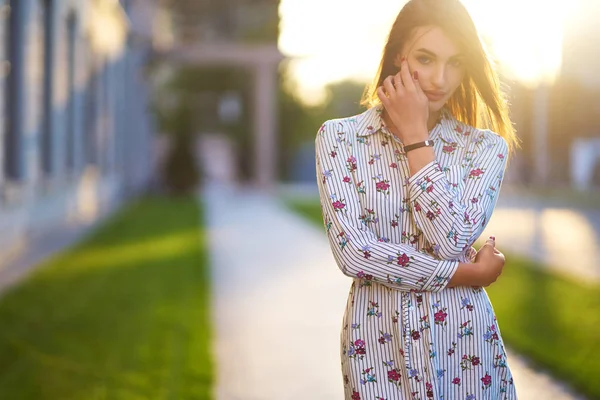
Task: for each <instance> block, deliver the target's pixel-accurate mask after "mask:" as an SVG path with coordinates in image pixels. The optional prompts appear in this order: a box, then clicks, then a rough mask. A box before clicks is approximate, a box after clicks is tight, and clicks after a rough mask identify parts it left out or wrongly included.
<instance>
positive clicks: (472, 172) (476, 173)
mask: <svg viewBox="0 0 600 400" xmlns="http://www.w3.org/2000/svg"><path fill="white" fill-rule="evenodd" d="M481 174H483V171H482V170H481V168H477V169H473V170H471V173H470V174H469V176H474V177H477V176H479V175H481Z"/></svg>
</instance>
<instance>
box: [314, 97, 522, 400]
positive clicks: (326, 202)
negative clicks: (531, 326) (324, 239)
mask: <svg viewBox="0 0 600 400" xmlns="http://www.w3.org/2000/svg"><path fill="white" fill-rule="evenodd" d="M381 111H382V106H381V105H379V106H375V107H372V108H370V109H368V110H366V111H365V112H363V113H361V114H359V115H355V116H352V117H348V118H340V119H333V120H329V121H327V122H325V123H324V124H323V125H322V126H321V128H320V129H319V132H318V133H317V135H316V139H315V144H316V166H317V180H318V187H319V193H320V200H321V206H322V211H323V219H324V225H325V229H326V231H327V236H328V238H329V243H330V246H331V250H332V252H333V255H334V258H335V260H336V262H337V264H338V267H339V268H340V270H341V271H342V272H343V273H344V274H345V275H347V276H349V277H351V278H353V281H352V285H351V287H350V293H349V296H348V302H347V306H346V310H345V314H344V318H343V323H342V331H341V346H340V352H341V367H342V378H343V384H344V389H345V398H346V399H352V400H382V399H386V400H393V399H421V400H426V399H445V400H475V399H476V400H483V399H493V400H499V399H511V400H512V399H516V398H517V396H516V393H515V388H514V385H513V379H512V375H511V372H510V369H509V366H508V363H507V359H506V352H505V349H504V343H503V341H502V337H501V335H500V329H499V327H498V321H497V320H496V315H495V313H494V310H493V308H492V305H491V303H490V300H489V298H488V295H487V293H486V291H485V290H484V288H481V287H470V286H469V287H454V288H449V287H446V286H447V284H448V281H449V279H450V278H451V276H452V275H453V273H454V272H455V271H456V268H457V267H458V263H459V262H465V261H469V260H471V259H472V256H473V255H474V249H472V248H471V245H472V244H473V243H474V242H475V240H476V239H477V238H478V237H479V235H480V234H481V233H482V231H483V230H484V228H485V226H486V224H487V222H488V221H489V218H490V216H491V214H492V211H493V209H494V207H495V204H496V199H497V197H498V193H499V190H500V185H501V183H502V178H503V174H504V170H505V167H506V157H507V153H508V149H507V144H506V141H505V140H504V139H503V138H502V137H500V136H499V135H497V134H496V133H494V132H492V131H490V130H480V129H476V128H473V127H470V126H467V125H465V124H463V123H460V122H458V121H456V120H455V119H454V118H453V117H452V116H451V115H450V114H449V112H448V111H446V110H443V112H442V118H441V119H440V120H439V121H438V123H437V125H436V126H435V127H434V128H433V129H432V130H431V131H430V133H429V134H430V138H431V139H433V140H434V151H435V154H436V160H435V161H432V162H431V163H429V164H427V165H426V166H424V167H423V168H422V169H421V170H420V171H418V172H417V173H416V174H415V175H414V176H412V177H411V176H410V172H409V166H408V161H407V158H406V155H405V154H404V153H403V151H402V146H401V142H400V141H399V140H398V139H397V138H396V137H395V136H394V135H393V134H392V133H391V132H390V131H389V130H388V129H387V127H386V126H385V124H384V122H383V119H382V118H381Z"/></svg>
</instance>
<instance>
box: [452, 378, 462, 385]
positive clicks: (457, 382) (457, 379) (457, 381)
mask: <svg viewBox="0 0 600 400" xmlns="http://www.w3.org/2000/svg"><path fill="white" fill-rule="evenodd" d="M452 383H454V384H455V385H460V378H459V377H456V378H454V379H452Z"/></svg>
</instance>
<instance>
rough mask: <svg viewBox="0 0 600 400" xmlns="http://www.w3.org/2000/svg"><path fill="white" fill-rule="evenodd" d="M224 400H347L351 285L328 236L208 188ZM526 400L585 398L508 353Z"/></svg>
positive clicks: (270, 205) (277, 211) (252, 199)
mask: <svg viewBox="0 0 600 400" xmlns="http://www.w3.org/2000/svg"><path fill="white" fill-rule="evenodd" d="M203 193H204V196H203V199H202V200H203V202H204V204H205V207H206V209H205V212H206V215H207V222H208V228H209V232H210V246H211V263H212V264H211V265H212V271H213V293H214V297H213V299H214V300H213V306H214V311H213V313H214V316H215V327H214V328H215V336H214V337H215V342H216V345H215V358H216V361H217V371H216V373H217V387H216V395H217V396H216V399H217V400H242V399H243V400H275V399H277V400H295V399H307V398H310V399H315V400H320V399H332V400H337V399H343V390H342V378H341V373H340V367H339V359H340V355H339V350H338V349H339V332H340V328H341V323H342V321H341V319H342V313H343V310H344V306H345V302H346V297H347V295H348V289H349V287H350V279H349V278H347V277H345V276H344V275H342V273H341V272H340V271H339V270H338V268H337V266H336V265H335V261H334V260H333V257H332V255H331V253H330V249H329V244H328V243H327V240H326V238H325V235H324V231H323V230H322V229H319V227H317V226H315V225H314V224H312V223H310V222H309V221H306V220H304V219H303V218H301V217H299V216H297V215H296V214H294V213H292V212H290V211H289V210H287V209H286V208H285V206H283V205H282V204H281V203H280V202H279V201H277V199H275V198H273V197H271V196H268V195H266V194H261V193H259V192H255V191H251V190H243V189H234V188H231V187H226V186H215V185H212V186H206V187H205V188H204V191H203ZM509 362H510V364H511V369H512V371H513V374H514V379H515V384H516V386H517V389H518V392H519V399H520V400H540V399H553V400H568V399H569V400H570V399H581V397H575V396H574V395H572V394H569V393H568V392H567V390H566V389H565V388H564V386H563V385H560V384H559V383H557V382H556V381H555V380H553V379H552V378H550V377H549V376H547V375H545V374H543V373H540V372H536V371H534V370H532V369H530V368H529V367H528V366H527V363H526V361H525V360H524V359H522V358H521V357H518V356H516V355H514V354H513V353H512V352H509Z"/></svg>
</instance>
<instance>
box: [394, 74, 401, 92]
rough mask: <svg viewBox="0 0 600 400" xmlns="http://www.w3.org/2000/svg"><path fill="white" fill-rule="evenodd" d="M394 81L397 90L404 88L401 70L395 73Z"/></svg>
mask: <svg viewBox="0 0 600 400" xmlns="http://www.w3.org/2000/svg"><path fill="white" fill-rule="evenodd" d="M393 82H394V87H395V88H396V90H402V87H403V86H404V84H403V83H402V76H401V72H398V73H397V74H396V75H394V78H393Z"/></svg>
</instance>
